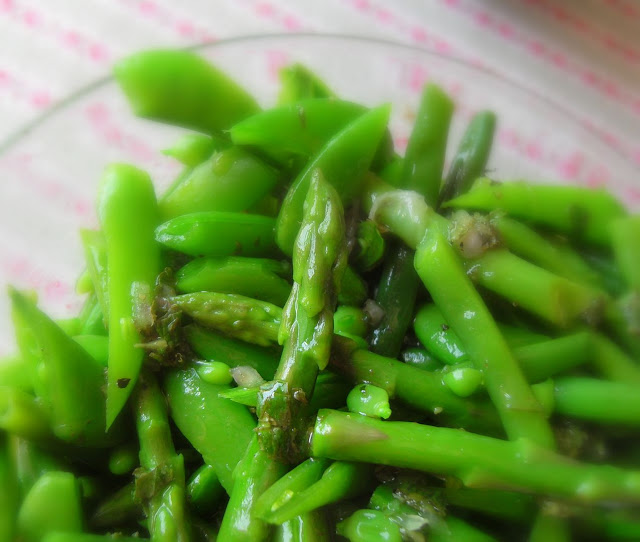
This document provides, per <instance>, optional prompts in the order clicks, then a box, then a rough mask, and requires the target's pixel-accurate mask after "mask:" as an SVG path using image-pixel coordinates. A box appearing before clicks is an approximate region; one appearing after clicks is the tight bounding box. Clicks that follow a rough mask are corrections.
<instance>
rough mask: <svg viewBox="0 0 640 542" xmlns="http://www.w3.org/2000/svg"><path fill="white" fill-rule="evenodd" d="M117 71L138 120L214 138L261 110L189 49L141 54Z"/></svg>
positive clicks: (118, 66)
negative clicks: (188, 130)
mask: <svg viewBox="0 0 640 542" xmlns="http://www.w3.org/2000/svg"><path fill="white" fill-rule="evenodd" d="M113 72H114V76H115V79H116V81H117V82H118V84H119V85H120V87H121V88H122V90H123V92H124V94H125V96H126V97H127V99H128V100H129V104H130V105H131V108H132V109H133V112H134V113H135V114H136V115H138V116H139V117H144V118H148V119H153V120H157V121H161V122H166V123H169V124H176V125H178V126H184V127H185V128H192V129H194V130H199V131H202V132H205V133H211V134H215V133H217V132H220V131H222V130H226V129H228V128H230V127H231V126H232V125H233V124H235V123H236V122H238V121H240V120H242V119H244V118H246V117H248V116H249V115H252V114H254V113H256V112H257V111H259V107H258V105H257V104H256V102H255V101H254V99H253V98H252V97H251V96H250V95H249V94H247V93H246V92H245V91H244V90H243V89H242V88H241V87H240V86H239V85H238V84H237V83H235V82H234V81H232V80H231V79H230V78H229V77H228V76H227V75H226V74H224V73H223V72H221V71H220V70H218V69H217V68H215V67H214V66H212V65H211V64H209V63H208V62H207V61H205V60H204V59H203V58H200V57H199V56H198V55H196V54H195V53H193V52H191V51H186V50H151V51H142V52H139V53H135V54H133V55H131V56H129V57H127V58H125V59H123V60H121V61H119V62H118V63H117V64H116V66H115V67H114V70H113Z"/></svg>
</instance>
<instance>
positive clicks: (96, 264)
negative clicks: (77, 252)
mask: <svg viewBox="0 0 640 542" xmlns="http://www.w3.org/2000/svg"><path fill="white" fill-rule="evenodd" d="M80 239H81V241H82V247H83V249H84V259H85V262H86V265H87V271H88V273H89V276H90V277H91V282H93V291H94V292H95V295H96V297H97V298H98V303H99V304H100V308H101V310H102V314H103V318H106V317H107V315H108V314H109V276H108V272H107V241H106V239H105V236H104V234H103V233H102V232H101V231H97V230H85V229H83V230H80ZM106 323H107V324H108V322H106Z"/></svg>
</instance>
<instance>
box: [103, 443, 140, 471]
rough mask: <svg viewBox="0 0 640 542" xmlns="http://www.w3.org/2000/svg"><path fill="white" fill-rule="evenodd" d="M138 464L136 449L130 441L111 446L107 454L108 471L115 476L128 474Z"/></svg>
mask: <svg viewBox="0 0 640 542" xmlns="http://www.w3.org/2000/svg"><path fill="white" fill-rule="evenodd" d="M137 466H138V450H137V448H136V447H134V446H133V445H132V444H130V443H126V444H122V445H120V446H118V447H117V448H113V449H112V450H111V453H110V454H109V471H110V472H111V473H112V474H115V475H116V476H121V475H123V474H128V473H130V472H132V471H133V469H135V468H136V467H137Z"/></svg>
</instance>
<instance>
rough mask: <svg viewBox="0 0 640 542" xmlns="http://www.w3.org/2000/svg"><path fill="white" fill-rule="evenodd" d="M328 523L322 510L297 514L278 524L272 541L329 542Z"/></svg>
mask: <svg viewBox="0 0 640 542" xmlns="http://www.w3.org/2000/svg"><path fill="white" fill-rule="evenodd" d="M330 540H332V538H331V536H330V534H329V525H328V524H327V520H326V518H325V517H324V513H323V511H322V510H318V511H313V512H309V513H308V514H303V515H301V516H297V517H295V518H293V519H292V520H290V521H285V522H284V523H283V524H282V525H278V526H277V527H276V529H275V532H274V533H273V542H329V541H330Z"/></svg>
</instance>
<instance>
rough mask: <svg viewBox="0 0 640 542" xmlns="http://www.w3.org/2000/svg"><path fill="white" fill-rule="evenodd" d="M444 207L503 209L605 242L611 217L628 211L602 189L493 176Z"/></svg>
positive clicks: (616, 216) (564, 230) (478, 183)
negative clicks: (500, 179) (498, 180)
mask: <svg viewBox="0 0 640 542" xmlns="http://www.w3.org/2000/svg"><path fill="white" fill-rule="evenodd" d="M444 207H454V208H456V209H459V208H463V209H475V210H481V211H492V210H494V209H502V210H504V211H506V213H507V214H508V215H510V216H513V217H515V218H520V219H523V220H527V221H530V222H532V223H534V224H538V225H541V226H545V227H548V228H550V229H553V230H555V231H558V232H560V233H564V234H567V235H570V236H573V237H577V238H579V239H582V240H584V241H587V242H589V243H593V244H596V245H605V246H607V245H609V244H610V243H611V235H610V225H611V221H612V220H614V219H616V218H619V217H621V216H623V215H624V214H625V211H624V208H623V207H622V205H621V204H620V203H619V202H618V201H617V200H616V199H615V198H613V196H611V195H610V194H609V193H608V192H606V191H605V190H603V189H598V190H593V189H590V188H583V187H578V186H560V185H541V184H528V183H525V182H522V181H512V182H505V183H495V182H493V181H491V180H490V179H479V180H478V181H476V183H475V184H474V185H473V187H472V188H471V190H470V191H469V192H467V193H466V194H463V195H461V196H458V197H457V198H455V199H453V200H450V201H449V202H447V203H445V204H444Z"/></svg>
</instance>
